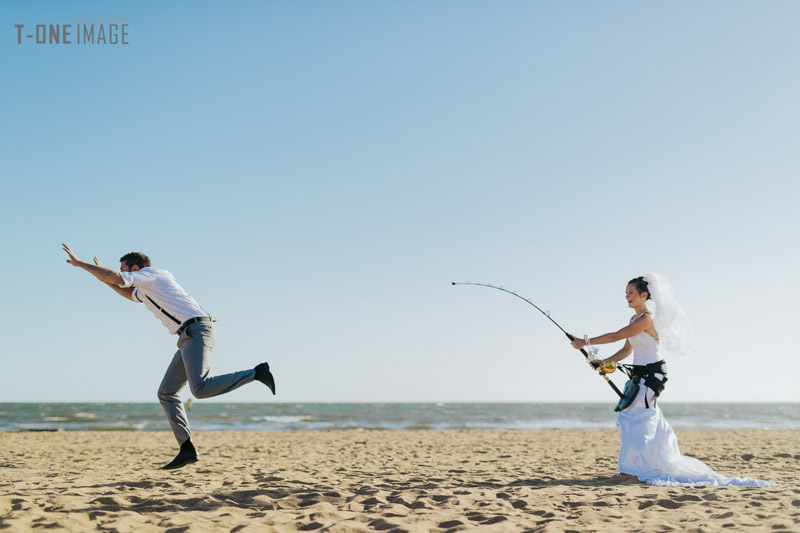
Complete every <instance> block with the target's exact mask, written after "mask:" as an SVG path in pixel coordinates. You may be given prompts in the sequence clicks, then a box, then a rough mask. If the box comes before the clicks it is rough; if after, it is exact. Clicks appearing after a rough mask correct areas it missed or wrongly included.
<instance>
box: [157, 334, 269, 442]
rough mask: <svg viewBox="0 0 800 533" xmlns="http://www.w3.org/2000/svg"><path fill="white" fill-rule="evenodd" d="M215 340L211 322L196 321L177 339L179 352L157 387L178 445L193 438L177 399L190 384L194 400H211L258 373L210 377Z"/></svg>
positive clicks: (248, 372) (246, 381)
mask: <svg viewBox="0 0 800 533" xmlns="http://www.w3.org/2000/svg"><path fill="white" fill-rule="evenodd" d="M216 337H217V334H216V332H215V331H214V324H213V323H212V322H195V323H194V324H191V325H190V326H189V327H187V328H186V329H184V330H183V332H182V333H181V336H180V337H179V338H178V351H177V352H175V357H173V358H172V362H171V363H170V364H169V367H168V368H167V373H166V374H164V379H163V380H162V381H161V386H160V387H158V399H159V400H160V401H161V405H162V407H164V411H165V412H166V413H167V419H168V420H169V425H170V426H172V432H173V433H174V434H175V438H176V439H178V444H183V443H184V442H185V441H186V439H189V438H191V437H192V432H191V430H189V420H188V419H187V418H186V410H185V409H184V408H183V402H181V399H180V397H179V396H178V393H179V392H180V391H181V389H183V387H185V386H186V382H187V381H188V382H189V388H190V389H191V391H192V394H194V396H195V398H211V397H212V396H219V395H220V394H225V393H226V392H230V391H232V390H234V389H238V388H239V387H241V386H242V385H244V384H245V383H250V382H251V381H253V379H254V378H255V375H256V372H255V370H242V371H241V372H234V373H232V374H225V375H222V376H214V377H211V376H209V370H210V369H209V359H210V358H211V349H212V348H214V341H215V339H216Z"/></svg>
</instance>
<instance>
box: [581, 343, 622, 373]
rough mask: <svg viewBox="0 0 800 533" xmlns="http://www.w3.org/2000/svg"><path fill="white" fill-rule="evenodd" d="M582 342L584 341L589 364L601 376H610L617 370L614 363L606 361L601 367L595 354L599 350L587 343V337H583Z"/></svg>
mask: <svg viewBox="0 0 800 533" xmlns="http://www.w3.org/2000/svg"><path fill="white" fill-rule="evenodd" d="M583 340H584V341H586V347H585V349H586V351H587V352H588V353H589V362H590V363H591V365H592V366H593V367H594V368H595V369H596V370H597V371H598V372H600V373H601V374H612V373H613V372H614V371H615V370H616V369H617V363H615V362H614V361H606V362H604V363H603V364H602V365H600V361H599V359H598V358H597V354H598V352H599V351H600V350H598V349H597V348H595V347H594V346H592V344H591V343H590V342H589V336H588V335H584V336H583Z"/></svg>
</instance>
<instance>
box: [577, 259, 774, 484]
mask: <svg viewBox="0 0 800 533" xmlns="http://www.w3.org/2000/svg"><path fill="white" fill-rule="evenodd" d="M625 298H626V299H627V301H628V307H630V308H632V309H633V310H634V313H635V314H634V316H633V317H632V318H631V320H630V323H629V324H628V325H627V326H625V327H624V328H622V329H620V330H619V331H616V332H614V333H606V334H605V335H600V336H598V337H592V338H588V337H585V338H584V339H583V340H581V339H578V338H577V337H576V339H575V341H574V342H573V343H572V345H573V346H574V347H575V348H577V349H581V348H584V347H587V346H588V347H589V348H590V349H591V348H592V345H594V344H608V343H611V342H616V341H621V340H625V345H624V346H623V347H622V349H620V350H619V351H618V352H617V353H615V354H614V355H612V356H611V357H608V358H606V359H603V360H600V361H597V362H596V363H595V364H599V365H602V364H604V363H605V362H606V361H614V362H617V361H621V360H623V359H625V358H626V357H628V356H629V355H630V354H631V352H633V365H634V372H635V378H634V379H633V381H634V383H636V382H638V385H639V391H638V393H636V395H635V398H634V399H633V402H632V403H631V404H630V405H629V406H628V407H625V408H624V409H622V410H620V411H619V415H618V417H617V427H618V428H619V430H620V450H619V462H618V465H617V470H618V471H619V472H620V473H621V474H627V475H631V476H635V477H638V478H639V479H640V480H641V481H644V482H646V483H648V484H650V485H661V486H680V485H746V486H759V487H771V486H774V485H775V483H774V482H772V481H762V480H759V479H753V478H741V477H733V478H729V477H725V476H723V475H720V474H717V473H716V472H714V471H713V470H711V468H709V467H708V466H707V465H706V464H705V463H703V462H702V461H699V460H697V459H694V458H692V457H687V456H685V455H681V452H680V449H679V448H678V438H677V437H676V436H675V433H674V432H673V431H672V427H671V426H670V425H669V423H668V422H667V420H666V419H665V418H664V415H663V413H662V412H661V409H660V408H659V407H658V405H656V402H657V399H658V395H659V393H660V392H661V390H663V388H664V384H665V382H666V381H667V379H666V373H667V371H666V364H665V363H664V354H665V353H666V354H669V355H674V354H683V353H689V352H691V351H693V349H694V347H693V344H694V343H693V336H692V331H691V327H690V326H689V321H688V319H687V317H686V313H684V312H683V309H682V308H681V307H680V305H678V303H677V302H676V301H675V298H674V296H673V292H672V288H671V287H670V285H669V282H668V281H667V280H666V278H664V277H663V276H660V275H659V274H655V273H652V274H648V275H647V276H645V277H639V278H636V279H633V280H631V281H630V282H628V285H627V287H626V288H625ZM651 299H652V301H653V302H654V303H655V310H654V311H650V310H649V309H648V308H647V301H648V300H651ZM632 386H633V384H631V385H629V386H626V392H627V391H628V390H629V388H630V387H632ZM622 405H623V402H622V401H621V405H620V406H618V407H622Z"/></svg>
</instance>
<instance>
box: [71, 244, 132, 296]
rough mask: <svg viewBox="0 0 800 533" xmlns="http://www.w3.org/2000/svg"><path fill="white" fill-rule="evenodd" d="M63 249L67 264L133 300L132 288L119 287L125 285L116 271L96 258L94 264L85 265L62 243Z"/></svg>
mask: <svg viewBox="0 0 800 533" xmlns="http://www.w3.org/2000/svg"><path fill="white" fill-rule="evenodd" d="M61 245H62V246H63V247H64V251H65V252H67V255H69V259H67V263H69V264H70V265H72V266H76V267H79V268H82V269H84V270H85V271H87V272H88V273H89V274H91V275H93V276H94V277H96V278H97V279H99V280H100V281H102V282H103V283H105V284H106V285H108V286H109V287H111V288H112V289H114V291H115V292H116V293H117V294H119V295H120V296H123V297H125V298H127V299H128V300H133V287H122V286H121V285H124V284H125V281H124V280H123V279H122V276H120V275H119V272H117V271H116V270H111V269H110V268H106V267H104V266H102V265H101V264H100V260H99V259H97V258H96V257H95V258H94V262H95V264H91V263H87V262H85V261H81V260H80V259H78V257H77V256H76V255H75V254H74V253H73V252H72V250H71V249H70V247H69V246H67V245H66V244H64V243H61Z"/></svg>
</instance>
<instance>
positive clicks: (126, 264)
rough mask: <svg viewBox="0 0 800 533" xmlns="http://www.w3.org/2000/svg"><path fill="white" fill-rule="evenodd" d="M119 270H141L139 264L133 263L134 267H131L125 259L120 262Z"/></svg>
mask: <svg viewBox="0 0 800 533" xmlns="http://www.w3.org/2000/svg"><path fill="white" fill-rule="evenodd" d="M119 271H120V272H138V271H139V265H133V266H132V267H129V266H128V263H126V262H125V261H121V262H120V263H119Z"/></svg>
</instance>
